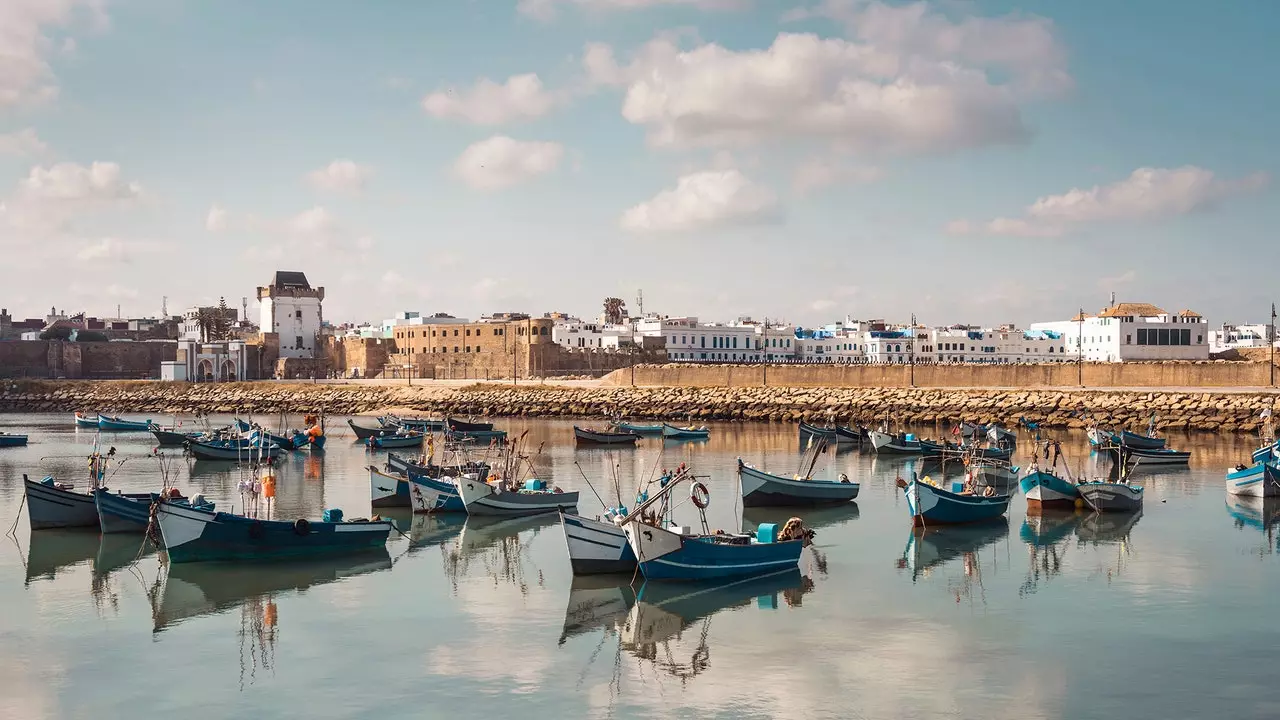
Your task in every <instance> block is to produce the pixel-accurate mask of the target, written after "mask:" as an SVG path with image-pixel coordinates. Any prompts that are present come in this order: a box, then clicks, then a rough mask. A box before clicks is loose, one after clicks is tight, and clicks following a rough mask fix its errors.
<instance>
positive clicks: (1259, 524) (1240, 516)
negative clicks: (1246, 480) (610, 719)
mask: <svg viewBox="0 0 1280 720" xmlns="http://www.w3.org/2000/svg"><path fill="white" fill-rule="evenodd" d="M1227 513H1228V514H1229V515H1231V518H1232V520H1233V521H1234V522H1235V526H1236V529H1238V530H1245V531H1248V532H1260V533H1262V535H1263V536H1264V537H1265V538H1266V544H1265V545H1261V546H1259V547H1258V548H1257V550H1256V552H1257V553H1258V555H1259V556H1262V555H1271V554H1273V553H1275V551H1276V550H1277V543H1276V536H1275V535H1276V533H1275V531H1276V527H1277V526H1278V525H1280V498H1274V497H1270V498H1260V497H1246V496H1244V495H1228V496H1227Z"/></svg>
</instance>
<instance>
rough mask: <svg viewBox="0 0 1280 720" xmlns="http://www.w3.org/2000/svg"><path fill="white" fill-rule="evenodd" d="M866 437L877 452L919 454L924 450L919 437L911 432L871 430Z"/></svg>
mask: <svg viewBox="0 0 1280 720" xmlns="http://www.w3.org/2000/svg"><path fill="white" fill-rule="evenodd" d="M867 435H868V437H869V438H870V440H871V447H872V449H873V450H875V451H876V452H877V453H885V454H891V455H920V454H922V453H923V452H924V448H923V447H921V444H920V439H919V438H917V437H916V436H915V435H913V434H912V433H890V432H887V431H885V430H872V431H871V432H869V433H868V434H867Z"/></svg>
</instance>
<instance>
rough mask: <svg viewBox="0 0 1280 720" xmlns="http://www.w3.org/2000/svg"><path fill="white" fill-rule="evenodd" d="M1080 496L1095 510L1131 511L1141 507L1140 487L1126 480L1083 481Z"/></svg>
mask: <svg viewBox="0 0 1280 720" xmlns="http://www.w3.org/2000/svg"><path fill="white" fill-rule="evenodd" d="M1080 497H1082V498H1084V501H1085V504H1087V505H1088V506H1089V507H1091V508H1093V509H1094V510H1095V511H1097V512H1133V511H1135V510H1141V509H1142V487H1141V486H1139V485H1130V484H1129V483H1127V482H1124V483H1113V482H1099V481H1094V482H1083V483H1081V484H1080Z"/></svg>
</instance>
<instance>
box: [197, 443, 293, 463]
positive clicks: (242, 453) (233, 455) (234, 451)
mask: <svg viewBox="0 0 1280 720" xmlns="http://www.w3.org/2000/svg"><path fill="white" fill-rule="evenodd" d="M187 452H189V453H191V455H192V457H194V458H195V459H197V460H213V461H215V462H253V461H255V460H259V459H267V458H272V459H274V458H278V457H280V452H281V449H280V446H279V445H270V446H268V447H265V448H256V447H227V446H222V445H212V444H209V443H202V442H196V441H191V442H189V443H187Z"/></svg>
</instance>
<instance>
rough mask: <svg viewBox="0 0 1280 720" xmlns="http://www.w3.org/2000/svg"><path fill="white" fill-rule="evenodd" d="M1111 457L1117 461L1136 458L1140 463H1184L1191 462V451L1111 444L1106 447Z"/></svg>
mask: <svg viewBox="0 0 1280 720" xmlns="http://www.w3.org/2000/svg"><path fill="white" fill-rule="evenodd" d="M1108 450H1109V452H1110V453H1111V455H1112V458H1113V459H1115V460H1116V461H1117V462H1121V461H1122V460H1124V459H1127V460H1136V461H1138V463H1139V464H1141V465H1186V464H1187V463H1189V462H1191V453H1190V452H1185V451H1178V450H1170V449H1169V448H1156V449H1146V448H1136V447H1131V446H1127V445H1126V446H1119V447H1116V446H1113V447H1111V448H1108Z"/></svg>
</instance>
